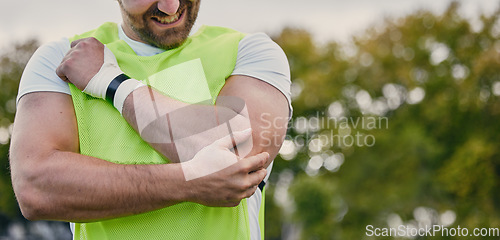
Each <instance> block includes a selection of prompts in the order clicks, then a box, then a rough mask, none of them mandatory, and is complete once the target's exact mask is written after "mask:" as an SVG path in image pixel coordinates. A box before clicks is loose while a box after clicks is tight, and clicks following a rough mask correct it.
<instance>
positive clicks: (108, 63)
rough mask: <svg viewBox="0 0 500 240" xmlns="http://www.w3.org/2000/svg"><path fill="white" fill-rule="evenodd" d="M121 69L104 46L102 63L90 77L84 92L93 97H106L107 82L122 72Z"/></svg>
mask: <svg viewBox="0 0 500 240" xmlns="http://www.w3.org/2000/svg"><path fill="white" fill-rule="evenodd" d="M122 73H123V72H122V70H121V69H120V67H119V66H118V62H117V61H116V58H115V55H113V52H111V50H109V49H108V48H107V47H106V46H104V63H103V64H102V66H101V69H99V72H97V73H96V74H95V75H94V77H92V79H90V81H89V82H88V83H87V86H86V87H85V89H83V92H84V93H87V94H89V95H91V96H93V97H97V98H102V99H106V91H107V89H108V86H109V84H110V83H111V81H113V79H115V77H116V76H118V75H120V74H122Z"/></svg>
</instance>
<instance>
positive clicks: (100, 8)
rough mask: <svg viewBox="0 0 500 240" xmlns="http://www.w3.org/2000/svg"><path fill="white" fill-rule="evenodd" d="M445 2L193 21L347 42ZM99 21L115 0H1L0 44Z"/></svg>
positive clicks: (275, 2) (263, 1)
mask: <svg viewBox="0 0 500 240" xmlns="http://www.w3.org/2000/svg"><path fill="white" fill-rule="evenodd" d="M459 2H461V6H462V7H461V11H462V12H463V14H464V16H466V17H467V18H470V19H472V21H474V20H473V19H474V18H477V13H478V12H481V11H482V12H484V13H486V14H492V13H493V10H494V9H496V7H497V6H499V4H500V1H499V0H459ZM449 3H450V0H348V1H345V0H308V1H304V0H246V1H242V0H203V1H202V6H201V11H200V15H199V18H198V24H210V25H219V26H227V27H231V28H234V29H237V30H240V31H243V32H255V31H264V32H267V33H270V34H273V33H276V32H279V31H280V30H281V29H282V28H283V27H284V26H294V27H302V28H304V29H307V30H308V31H309V32H311V33H312V34H313V35H314V37H315V39H317V40H318V41H328V40H337V41H346V40H347V39H348V38H349V36H351V35H352V34H355V33H357V32H360V31H362V30H363V29H365V28H366V27H368V26H370V25H371V24H374V23H377V22H379V21H381V20H382V19H383V17H384V16H390V17H398V16H404V15H405V14H408V13H411V12H413V11H415V10H417V9H421V8H425V9H431V10H432V11H435V12H436V13H440V12H442V11H443V10H444V9H445V8H446V7H447V6H448V4H449ZM104 21H113V22H120V21H121V16H120V12H119V8H118V4H117V2H116V1H114V0H86V1H74V0H51V1H33V0H16V1H0V39H1V41H0V48H4V47H6V45H7V44H9V43H12V42H15V41H19V40H24V39H26V38H28V37H36V38H38V39H40V41H41V42H42V43H43V42H47V41H51V40H57V39H59V38H61V37H70V36H72V35H74V34H77V33H82V32H84V31H87V30H90V29H93V28H95V27H97V26H98V25H100V24H101V23H102V22H104Z"/></svg>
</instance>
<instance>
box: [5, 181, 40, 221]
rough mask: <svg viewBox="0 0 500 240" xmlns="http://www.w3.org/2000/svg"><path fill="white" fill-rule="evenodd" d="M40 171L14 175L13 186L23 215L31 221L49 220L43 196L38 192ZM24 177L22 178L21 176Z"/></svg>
mask: <svg viewBox="0 0 500 240" xmlns="http://www.w3.org/2000/svg"><path fill="white" fill-rule="evenodd" d="M37 172H39V171H26V172H25V173H22V174H19V173H12V175H13V177H12V186H13V189H14V193H15V195H16V199H17V202H18V204H19V208H20V210H21V213H22V215H23V216H24V217H25V218H26V219H28V220H31V221H35V220H42V219H46V218H47V216H46V215H47V214H46V213H47V209H48V207H47V206H46V204H45V202H46V201H44V200H43V199H44V197H43V194H41V193H40V191H39V190H37V187H36V183H35V182H36V181H37V180H36V179H37V177H36V176H37V174H40V173H37ZM20 175H22V176H20Z"/></svg>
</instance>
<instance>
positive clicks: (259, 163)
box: [241, 152, 269, 173]
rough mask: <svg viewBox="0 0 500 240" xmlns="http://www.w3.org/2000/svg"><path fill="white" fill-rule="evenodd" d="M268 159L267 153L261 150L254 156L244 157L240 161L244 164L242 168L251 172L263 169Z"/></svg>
mask: <svg viewBox="0 0 500 240" xmlns="http://www.w3.org/2000/svg"><path fill="white" fill-rule="evenodd" d="M268 159H269V153H267V152H262V153H259V154H257V155H254V156H251V157H247V158H244V159H242V160H241V161H242V162H243V163H242V164H246V166H245V167H244V168H245V169H244V170H245V171H247V172H248V173H252V172H255V171H259V170H260V169H263V168H264V166H265V164H266V162H267V160H268Z"/></svg>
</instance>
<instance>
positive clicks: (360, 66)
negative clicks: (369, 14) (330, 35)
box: [266, 2, 500, 239]
mask: <svg viewBox="0 0 500 240" xmlns="http://www.w3.org/2000/svg"><path fill="white" fill-rule="evenodd" d="M459 8H460V6H459V4H458V3H457V2H453V3H451V4H450V6H449V7H448V9H447V10H446V11H445V12H444V13H443V14H441V15H435V14H434V13H432V12H430V11H426V10H420V11H418V12H415V13H413V14H411V15H408V16H406V17H404V18H400V19H386V20H385V22H384V24H383V25H381V26H374V27H373V28H370V29H367V30H366V32H365V33H364V34H361V35H359V36H355V37H353V39H352V42H351V43H348V44H339V43H335V42H331V43H328V44H325V45H318V44H316V43H315V42H314V39H313V38H312V37H311V36H310V34H308V33H307V32H305V31H304V30H300V29H293V28H287V29H284V30H283V31H282V33H281V34H280V35H279V36H276V37H275V40H276V41H277V42H278V44H280V46H282V47H283V49H284V50H285V53H286V54H287V56H288V58H289V61H290V64H291V69H292V77H293V80H292V82H293V87H292V89H293V90H292V92H293V106H294V111H295V112H294V117H293V119H292V124H290V126H291V128H290V129H289V131H288V136H287V140H286V141H285V144H284V147H283V148H282V150H281V154H280V156H281V157H280V158H278V159H276V161H275V168H274V177H273V178H271V184H270V185H271V187H270V188H269V189H268V192H271V191H273V187H274V189H275V190H274V191H275V192H274V195H277V194H278V193H279V194H283V192H284V191H283V189H282V188H283V186H284V185H283V181H282V174H281V173H282V172H288V173H289V172H292V173H293V178H292V179H293V180H291V181H289V183H288V184H287V185H285V187H286V188H287V189H288V191H287V192H288V194H289V195H290V196H287V197H285V198H288V201H290V202H291V203H288V202H287V201H284V200H279V199H281V198H279V197H276V196H275V197H274V199H275V202H276V204H274V205H272V206H268V208H271V209H272V208H275V207H279V208H283V209H284V210H283V211H282V212H283V219H284V220H281V221H282V222H283V223H282V224H281V226H280V225H279V224H278V226H276V225H274V224H273V222H269V221H267V222H266V223H267V224H266V231H269V232H271V231H273V232H276V228H280V227H282V226H287V225H293V226H296V227H297V228H298V229H300V231H301V235H300V236H301V239H366V238H367V237H366V236H365V233H366V230H365V227H366V226H367V225H373V226H375V227H379V228H383V227H390V226H393V225H394V223H395V222H396V223H399V224H405V225H407V224H418V223H420V224H423V223H428V224H439V225H440V224H444V225H447V224H451V225H449V227H457V226H461V227H466V228H468V229H469V230H470V231H472V229H473V228H476V227H478V228H488V227H498V226H500V205H498V204H497V203H498V202H499V200H500V194H499V193H498V191H496V189H498V187H499V184H500V178H499V172H500V160H499V159H500V149H499V143H500V135H499V134H498V133H499V132H500V121H499V117H500V71H498V69H499V67H500V40H499V38H500V9H499V10H498V11H497V12H496V13H494V14H493V15H491V16H486V15H481V17H480V20H479V22H480V23H479V24H478V23H476V25H475V27H473V26H471V23H470V22H469V21H467V20H466V19H465V18H464V17H463V16H461V15H460V14H459V12H460V9H459ZM370 118H372V119H375V120H376V121H378V120H380V119H382V120H384V119H386V120H387V122H388V124H387V125H386V124H379V122H376V123H375V125H374V126H372V127H369V123H364V124H358V123H357V122H356V121H357V120H359V121H361V120H363V119H364V120H369V119H370ZM318 122H319V124H317V123H318ZM339 122H340V123H341V124H339ZM314 123H316V124H314ZM342 123H343V124H342ZM316 125H317V126H316ZM304 126H305V127H304ZM356 135H359V136H360V139H361V140H367V139H368V140H375V141H373V142H374V144H373V146H372V144H371V142H370V141H368V143H369V144H368V145H367V144H366V143H367V142H366V141H358V142H356V141H355V144H349V143H347V144H346V143H345V142H344V143H342V141H339V140H341V139H342V138H346V139H356ZM339 137H340V138H339ZM332 159H333V160H332ZM335 203H337V206H336V207H335ZM339 203H342V204H339ZM342 209H346V212H345V213H344V212H342ZM271 211H273V212H274V211H275V210H271ZM286 212H293V214H292V216H293V217H289V216H288V215H287V213H286ZM273 218H276V217H273ZM394 219H396V220H398V219H399V220H398V221H395V220H394ZM426 221H427V222H426ZM391 224H392V225H391ZM283 229H285V231H284V232H282V234H283V235H282V237H283V236H288V234H290V233H287V232H286V229H288V228H283ZM373 238H375V239H378V238H376V237H373ZM483 238H484V237H482V238H481V237H477V238H473V237H471V238H470V239H483ZM368 239H371V238H368ZM380 239H385V238H383V237H381V238H380ZM424 239H425V237H424ZM433 239H459V237H458V238H457V237H444V236H443V237H441V236H435V237H434V238H433Z"/></svg>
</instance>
